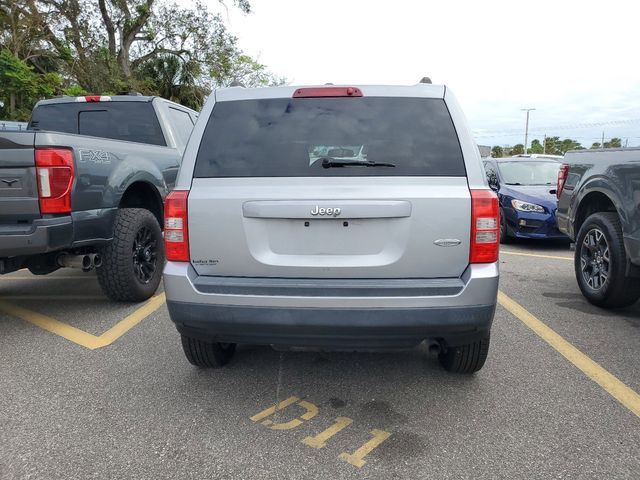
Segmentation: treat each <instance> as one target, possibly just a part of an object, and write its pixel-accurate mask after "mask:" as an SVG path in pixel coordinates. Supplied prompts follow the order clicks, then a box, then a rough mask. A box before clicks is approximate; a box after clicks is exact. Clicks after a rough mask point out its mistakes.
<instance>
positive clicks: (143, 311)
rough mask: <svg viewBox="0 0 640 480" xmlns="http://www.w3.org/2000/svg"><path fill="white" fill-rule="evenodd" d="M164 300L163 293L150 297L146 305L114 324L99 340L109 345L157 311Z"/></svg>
mask: <svg viewBox="0 0 640 480" xmlns="http://www.w3.org/2000/svg"><path fill="white" fill-rule="evenodd" d="M164 300H165V296H164V293H161V294H160V295H156V296H155V297H152V298H151V299H150V300H149V301H148V302H147V303H145V304H144V305H143V306H141V307H140V308H139V309H137V310H136V311H135V312H133V313H132V314H131V315H129V316H128V317H126V318H125V319H124V320H121V321H120V322H118V323H116V324H115V325H114V326H113V327H111V328H110V329H109V330H107V331H106V332H104V333H103V334H102V335H100V339H101V340H102V341H103V342H105V345H109V344H111V343H113V342H115V341H116V340H117V339H118V338H120V337H121V336H122V335H124V334H125V333H127V332H128V331H129V330H131V329H132V328H133V327H135V326H136V325H137V324H139V323H140V322H141V321H142V320H144V319H145V318H147V317H148V316H149V315H151V314H152V313H153V312H155V311H156V310H158V309H159V308H160V307H161V306H162V305H163V304H164Z"/></svg>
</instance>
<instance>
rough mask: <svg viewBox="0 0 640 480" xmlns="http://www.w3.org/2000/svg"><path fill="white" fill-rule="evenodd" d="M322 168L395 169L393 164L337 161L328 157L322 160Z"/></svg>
mask: <svg viewBox="0 0 640 480" xmlns="http://www.w3.org/2000/svg"><path fill="white" fill-rule="evenodd" d="M322 166H323V167H324V168H332V167H395V166H396V164H395V163H385V162H373V161H367V160H365V161H358V160H337V159H334V158H330V157H324V158H323V159H322Z"/></svg>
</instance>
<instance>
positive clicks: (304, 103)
mask: <svg viewBox="0 0 640 480" xmlns="http://www.w3.org/2000/svg"><path fill="white" fill-rule="evenodd" d="M330 162H331V163H334V164H336V163H342V164H344V163H353V164H355V165H348V166H346V165H345V166H343V167H333V168H325V167H326V166H327V164H328V163H330ZM374 162H375V163H376V164H379V163H384V164H387V166H383V165H379V166H361V165H360V164H367V163H374ZM323 164H324V165H323ZM388 164H393V165H394V166H393V167H391V166H388ZM391 175H392V176H400V175H407V176H408V175H414V176H464V175H465V168H464V160H463V157H462V151H461V150H460V144H459V142H458V136H457V134H456V131H455V128H454V126H453V122H452V120H451V116H450V115H449V111H448V109H447V107H446V105H445V103H444V100H442V99H432V98H403V97H360V98H295V99H291V98H277V99H260V100H238V101H225V102H219V103H217V104H216V105H215V106H214V109H213V113H212V115H211V117H210V118H209V121H208V123H207V126H206V128H205V131H204V135H203V138H202V141H201V143H200V148H199V151H198V157H197V159H196V166H195V171H194V176H195V177H199V178H208V177H317V176H391Z"/></svg>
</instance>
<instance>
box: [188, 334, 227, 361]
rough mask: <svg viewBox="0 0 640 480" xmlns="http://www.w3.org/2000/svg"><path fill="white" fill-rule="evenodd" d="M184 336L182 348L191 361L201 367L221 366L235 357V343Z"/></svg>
mask: <svg viewBox="0 0 640 480" xmlns="http://www.w3.org/2000/svg"><path fill="white" fill-rule="evenodd" d="M181 337H182V349H183V350H184V354H185V356H186V357H187V360H189V363H191V364H192V365H195V366H196V367H200V368H219V367H222V366H224V365H226V364H227V363H229V361H230V360H231V358H233V355H234V353H235V352H236V344H235V343H217V342H205V341H204V340H199V339H197V338H192V337H187V336H186V335H181Z"/></svg>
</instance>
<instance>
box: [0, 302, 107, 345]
mask: <svg viewBox="0 0 640 480" xmlns="http://www.w3.org/2000/svg"><path fill="white" fill-rule="evenodd" d="M0 311H3V312H5V313H7V314H9V315H12V316H14V317H18V318H21V319H22V320H26V321H27V322H29V323H32V324H34V325H36V326H38V327H40V328H42V329H43V330H47V331H48V332H51V333H55V334H56V335H58V336H60V337H63V338H66V339H67V340H70V341H72V342H74V343H77V344H78V345H82V346H83V347H85V348H89V349H91V350H94V349H96V348H99V347H100V346H101V345H99V340H98V337H96V336H95V335H91V334H90V333H87V332H85V331H83V330H80V329H79V328H76V327H72V326H71V325H67V324H66V323H63V322H60V321H58V320H56V319H55V318H51V317H48V316H46V315H43V314H41V313H38V312H34V311H32V310H27V309H26V308H22V307H18V306H17V305H12V304H10V303H8V302H5V301H4V300H0Z"/></svg>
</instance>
